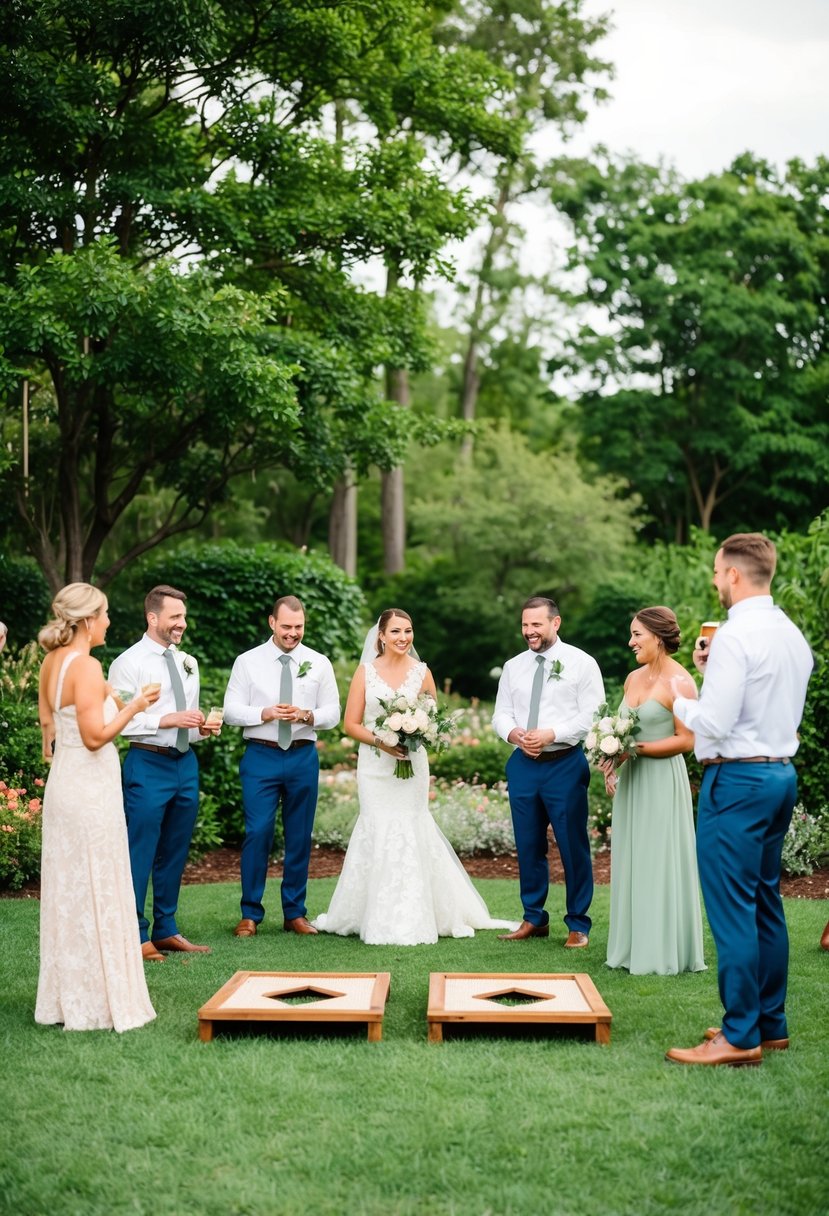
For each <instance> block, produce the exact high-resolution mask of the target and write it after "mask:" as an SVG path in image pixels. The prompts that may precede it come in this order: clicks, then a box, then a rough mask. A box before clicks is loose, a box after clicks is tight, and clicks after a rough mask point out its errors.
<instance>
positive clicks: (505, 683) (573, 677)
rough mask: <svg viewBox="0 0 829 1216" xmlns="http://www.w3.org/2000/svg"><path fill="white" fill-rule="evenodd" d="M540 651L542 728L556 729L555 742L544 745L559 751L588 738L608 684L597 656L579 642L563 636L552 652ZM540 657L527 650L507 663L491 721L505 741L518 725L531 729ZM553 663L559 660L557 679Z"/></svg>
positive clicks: (536, 653)
mask: <svg viewBox="0 0 829 1216" xmlns="http://www.w3.org/2000/svg"><path fill="white" fill-rule="evenodd" d="M540 653H541V654H542V655H543V657H544V672H545V679H544V683H543V685H542V688H541V705H540V707H539V711H538V729H539V730H554V731H555V732H556V739H555V743H553V744H552V745H551V747H549V748H545V749H544V750H545V751H556V750H559V749H560V748H562V747H564V746H565V745H570V746H574V745H575V744H577V743H581V741H582V739H584V737H585V735H586V734H587V732H588V731H589V729H590V727H591V725H592V723H593V716H594V714H595V712H596V710H597V709H598V708H599V706H600V705H601V703H602V702H603V701H604V699H605V697H604V684H603V682H602V673H601V672H600V671H599V665H598V663H597V662H596V660H595V659H594V658H592V657H591V655H589V654H586V653H585V652H584V651H583V650H579V649H578V648H577V647H576V646H568V644H567V643H566V642H562V640H561V638H558V639H557V641H556V642H555V643H554V644H553V645H552V646H551V647H550V649H549V650H544V651H541V652H540ZM537 656H538V652H536V651H534V650H525V651H524V653H523V654H519V655H516V656H515V658H514V659H509V661H508V662H506V663H505V664H504V670H503V672H502V673H501V679H500V680H499V681H498V695H497V697H496V698H495V712H494V713H493V715H492V725H493V727H494V728H495V731H496V733H497V734H498V735H500V736H501V738H502V739H504V740H508V739H509V735H510V732H511V731H513V730H514V729H515V727H516V726H518V727H520V728H521V730H526V729H527V719H528V718H529V714H530V697H531V696H532V688H533V680H534V679H535V673H536V669H537V666H538V665H537V663H536V658H537ZM554 662H559V663H560V664H561V671H560V673H559V676H558V679H556V678H555V676H554V675H552V664H553V663H554Z"/></svg>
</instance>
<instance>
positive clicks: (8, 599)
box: [0, 552, 52, 662]
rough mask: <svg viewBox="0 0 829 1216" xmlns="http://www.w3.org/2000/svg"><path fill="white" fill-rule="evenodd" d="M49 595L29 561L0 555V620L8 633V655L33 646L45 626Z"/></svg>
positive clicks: (33, 563)
mask: <svg viewBox="0 0 829 1216" xmlns="http://www.w3.org/2000/svg"><path fill="white" fill-rule="evenodd" d="M51 602H52V594H51V592H50V591H49V587H48V585H47V583H46V579H45V578H44V577H43V575H42V574H41V572H40V568H39V567H38V564H37V562H36V561H35V560H34V558H32V557H12V556H10V555H9V554H8V553H3V552H0V617H1V618H2V619H3V621H4V622H5V624H6V625H7V627H8V630H9V639H8V643H7V650H6V651H5V652H4V654H3V660H4V661H5V662H7V661H8V657H7V656H8V651H9V649H11V650H16V649H17V648H18V647H19V646H25V645H26V644H27V643H29V642H33V641H34V640H35V639H36V638H37V635H38V631H39V630H40V629H41V627H42V626H43V625H45V624H46V621H47V618H48V616H49V605H50V604H51Z"/></svg>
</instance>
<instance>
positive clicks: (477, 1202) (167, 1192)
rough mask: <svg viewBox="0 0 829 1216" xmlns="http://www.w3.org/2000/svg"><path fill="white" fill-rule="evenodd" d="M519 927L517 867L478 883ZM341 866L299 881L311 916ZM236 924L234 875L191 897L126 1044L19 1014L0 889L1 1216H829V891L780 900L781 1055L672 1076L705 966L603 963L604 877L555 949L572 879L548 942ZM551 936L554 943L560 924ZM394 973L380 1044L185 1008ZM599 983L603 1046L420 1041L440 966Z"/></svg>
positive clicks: (28, 917) (8, 912)
mask: <svg viewBox="0 0 829 1216" xmlns="http://www.w3.org/2000/svg"><path fill="white" fill-rule="evenodd" d="M477 885H478V887H479V889H480V890H481V891H482V892H483V894H484V896H485V898H486V900H487V902H488V904H489V907H490V910H491V912H492V914H493V915H496V916H504V917H514V916H516V915H517V914H519V915H520V910H519V907H518V890H517V884H516V883H515V882H514V881H481V882H479V883H478V884H477ZM333 886H334V880H333V879H328V880H319V881H316V882H312V883H311V886H310V899H309V907H310V911H311V914H312V915H313V914H315V913H317V912H319V911H321V910H322V909H323V908H324V907H325V906H326V905H327V902H328V898H329V896H330V893H331V891H332V889H333ZM266 898H267V899H268V901H269V910H270V913H271V917H270V920H269V921H266V922H265V928H264V931H263V932H262V933H260V935H259V936H258V937H256V938H254V939H248V940H240V939H235V938H233V937H232V936H231V933H230V930H231V928H232V926H233V925H234V924H235V922H236V920H237V918H238V915H239V912H238V888H237V887H236V886H234V885H232V884H231V885H222V884H220V885H214V886H195V887H187V888H185V889H184V890H183V892H182V901H181V909H180V920H181V925H182V928H183V929H184V931H185V933H186V934H187V935H188V936H190V937H191V938H193V939H194V940H196V941H204V942H208V943H210V944H211V945H212V946H213V954H212V955H210V956H195V957H191V958H187V957H186V956H178V957H175V956H174V957H171V958H170V959H169V960H168V962H166V963H165V964H164V965H160V964H156V965H152V966H150V965H148V966H147V974H148V980H149V985H150V993H151V996H152V998H153V1002H154V1004H155V1007H156V1010H157V1011H158V1018H157V1020H156V1021H155V1022H154V1023H152V1024H151V1025H150V1026H148V1027H145V1028H144V1029H142V1030H137V1031H131V1032H129V1033H128V1034H125V1035H116V1034H113V1033H103V1032H93V1033H87V1034H66V1033H64V1032H63V1031H61V1030H57V1029H54V1028H49V1027H37V1026H35V1024H34V1022H33V1009H34V998H35V990H36V986H37V962H38V949H37V927H38V904H37V903H36V902H35V901H33V900H3V901H2V902H0V1045H1V1047H2V1057H1V1058H2V1077H3V1083H2V1091H1V1092H2V1101H3V1109H2V1113H0V1128H1V1129H2V1130H1V1131H0V1212H2V1213H3V1214H4V1216H5V1214H6V1213H8V1214H10V1216H11V1214H14V1216H40V1214H43V1216H46V1214H47V1213H49V1214H50V1216H87V1214H92V1213H96V1214H97V1213H101V1214H107V1216H116V1214H117V1216H120V1214H121V1213H138V1214H142V1213H147V1214H148V1216H150V1214H152V1216H167V1214H176V1216H179V1214H184V1213H188V1214H189V1213H199V1214H204V1216H214V1214H215V1216H226V1214H227V1216H230V1214H231V1213H244V1214H246V1216H281V1214H282V1213H286V1214H288V1213H290V1214H291V1216H293V1214H294V1213H306V1212H307V1213H314V1214H320V1216H322V1214H328V1213H356V1214H365V1216H380V1214H383V1216H398V1214H400V1216H403V1214H405V1216H409V1214H414V1213H418V1214H420V1213H428V1214H430V1216H432V1214H435V1216H449V1214H458V1216H467V1214H469V1216H484V1214H485V1213H488V1214H493V1216H513V1214H515V1216H535V1214H544V1213H552V1214H555V1216H571V1214H572V1216H591V1214H593V1213H596V1214H613V1213H631V1214H633V1213H635V1214H640V1213H641V1214H647V1213H662V1212H673V1211H676V1212H681V1213H683V1216H695V1214H697V1213H699V1214H700V1216H702V1214H705V1216H711V1214H712V1213H726V1214H728V1216H731V1214H745V1216H749V1214H750V1216H753V1214H755V1213H756V1214H758V1216H759V1214H761V1213H762V1214H763V1216H766V1214H770V1216H784V1214H787V1213H792V1214H798V1216H807V1214H815V1216H817V1214H819V1213H821V1214H823V1213H826V1212H827V1210H829V1113H827V1094H829V1051H827V1039H828V1038H829V1001H827V997H828V996H829V954H826V953H825V952H822V951H821V950H820V949H819V946H818V941H819V937H820V932H821V930H822V929H823V926H824V924H825V922H826V919H827V916H829V908H828V907H827V902H826V901H814V900H797V901H788V904H787V912H788V916H789V926H790V930H791V937H792V966H791V975H790V999H789V1021H790V1032H791V1035H792V1042H793V1045H792V1048H791V1050H790V1051H788V1052H785V1053H775V1054H774V1055H771V1056H769V1057H767V1058H766V1060H765V1061H764V1063H763V1066H762V1067H761V1068H755V1069H716V1070H707V1069H684V1068H680V1067H677V1066H674V1065H670V1064H667V1063H665V1062H664V1060H663V1055H664V1052H665V1050H666V1048H668V1047H670V1046H673V1045H678V1046H689V1045H691V1044H693V1043H694V1042H696V1041H697V1040H698V1038H699V1037H700V1034H701V1032H702V1030H703V1029H704V1027H706V1026H708V1025H710V1024H715V1023H716V1022H717V1020H718V1018H719V1012H720V1005H719V1000H718V997H717V983H716V969H715V967H714V966H713V964H714V952H713V947H712V945H711V941H710V937H709V938H707V940H706V957H707V958H708V960H709V963H710V964H711V969H710V970H709V971H708V972H704V973H701V974H698V975H683V976H679V977H673V978H672V977H657V976H645V977H631V976H628V975H627V974H625V973H616V972H611V971H608V970H607V968H606V967H605V966H604V957H605V947H606V942H607V920H608V889H607V888H606V887H604V888H601V887H600V888H597V893H596V899H595V901H594V905H593V916H594V922H595V927H594V931H593V934H592V936H591V942H590V947H589V949H588V950H586V951H581V952H579V953H578V954H576V955H575V957H574V955H573V953H572V952H570V951H566V950H564V948H563V946H562V942H563V940H564V936H565V933H564V926H563V925H562V924H561V922H560V920H558V918H559V917H560V914H561V898H562V892H561V888H560V887H556V888H554V889H553V891H552V892H551V899H550V904H549V907H550V911H551V916H552V918H553V921H554V923H553V926H552V929H553V933H552V936H551V938H550V939H549V941H543V940H531V941H527V942H523V943H517V944H514V943H505V942H500V941H498V940H497V937H496V934H495V933H492V932H489V933H479V934H478V935H477V936H476V937H475V938H474V939H473V940H462V941H450V940H442V941H441V942H439V943H438V944H437V945H436V946H419V947H414V948H408V949H407V948H403V947H377V946H364V945H362V944H361V943H360V942H358V941H354V940H351V939H342V938H328V937H322V936H321V937H318V938H313V939H311V938H299V937H295V936H293V935H288V934H285V933H283V932H282V931H281V918H279V917H278V915H277V910H278V893H277V887H276V884H270V886H269V894H268V896H266ZM559 930H560V931H559ZM294 968H296V969H297V970H307V969H319V970H335V969H340V968H341V969H344V970H353V971H364V970H372V971H373V970H386V971H390V972H391V975H392V983H391V995H390V1000H389V1005H388V1010H387V1013H386V1018H385V1025H384V1038H383V1042H382V1043H377V1044H370V1043H368V1042H366V1040H365V1037H364V1033H363V1032H362V1031H361V1032H360V1034H358V1035H354V1036H353V1037H331V1038H327V1037H324V1036H315V1037H311V1038H306V1037H302V1036H301V1035H299V1034H297V1035H293V1034H291V1035H288V1036H272V1035H269V1034H256V1035H244V1034H243V1035H232V1034H219V1035H218V1036H217V1038H216V1040H215V1041H214V1042H213V1043H201V1042H200V1041H199V1039H198V1030H197V1020H196V1011H197V1010H198V1008H199V1006H200V1005H201V1004H202V1003H203V1002H204V1001H205V1000H207V998H208V997H209V996H211V995H212V994H213V993H214V992H215V991H216V990H217V989H218V988H219V987H220V986H221V984H222V983H223V982H224V981H225V980H226V979H228V978H229V977H230V976H231V975H232V974H233V972H234V971H236V970H239V969H251V970H269V969H272V970H290V969H294ZM573 968H578V969H581V970H584V971H587V972H589V974H590V975H591V976H592V977H593V979H594V981H595V982H596V984H597V986H598V988H599V991H600V992H601V994H602V996H603V997H604V999H605V1001H606V1003H607V1004H608V1006H609V1007H610V1009H611V1010H612V1012H613V1016H614V1020H613V1027H612V1041H611V1045H610V1046H609V1047H599V1046H597V1045H596V1044H594V1043H591V1042H584V1041H578V1040H575V1039H571V1038H544V1037H537V1038H532V1037H521V1038H516V1037H506V1036H503V1037H497V1036H496V1035H492V1034H489V1033H486V1032H482V1033H481V1034H480V1035H475V1036H472V1037H464V1038H458V1039H455V1040H451V1039H449V1040H447V1042H445V1043H443V1044H432V1045H430V1044H428V1043H427V1041H426V998H427V992H428V976H429V972H430V971H510V970H519V971H520V970H526V971H553V972H555V971H568V970H571V969H573Z"/></svg>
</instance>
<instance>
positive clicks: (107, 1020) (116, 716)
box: [35, 583, 158, 1031]
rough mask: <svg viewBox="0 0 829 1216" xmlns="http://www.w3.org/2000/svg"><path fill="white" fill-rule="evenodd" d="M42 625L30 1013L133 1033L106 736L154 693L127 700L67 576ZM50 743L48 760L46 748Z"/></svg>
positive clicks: (138, 988)
mask: <svg viewBox="0 0 829 1216" xmlns="http://www.w3.org/2000/svg"><path fill="white" fill-rule="evenodd" d="M52 611H53V612H54V620H52V621H50V622H49V624H48V625H46V626H45V627H44V628H43V629H42V630H41V632H40V637H39V641H40V643H41V645H42V646H43V647H44V649H45V650H46V651H48V653H47V655H46V658H45V659H44V661H43V665H42V667H41V671H40V696H39V704H40V722H41V729H42V732H43V745H44V758H45V759H46V760H47V761H50V762H51V771H50V773H49V778H48V780H47V782H46V789H45V792H44V797H43V856H42V863H41V896H40V978H39V981H38V989H37V1004H36V1007H35V1021H36V1022H40V1023H42V1024H45V1025H55V1024H58V1025H62V1026H63V1027H64V1029H65V1030H110V1029H111V1030H117V1031H123V1030H132V1029H134V1028H135V1027H138V1026H143V1025H144V1024H145V1023H146V1022H149V1021H151V1020H152V1019H153V1018H154V1017H155V1011H154V1009H153V1007H152V1005H151V1004H150V997H149V993H148V992H147V984H146V980H145V979H144V965H143V960H142V957H141V944H140V941H139V934H138V920H137V917H136V912H135V897H134V895H133V888H132V879H131V876H130V863H129V853H128V850H127V829H126V823H125V820H124V803H123V797H122V793H121V766H120V764H119V761H118V752H117V750H116V748H115V745H114V743H113V742H112V740H113V739H114V738H115V737H116V735H118V734H119V732H120V731H121V730H123V728H124V726H125V725H126V723H127V722H129V720H130V719H131V718H132V717H133V716H134V715H135V714H136V713H138V712H139V711H140V710H144V709H146V708H147V707H148V706H149V705H151V704H152V703H153V702H154V701H155V700H157V699H158V692H157V691H154V692H152V693H151V694H150V695H145V694H143V693H142V694H140V695H138V696H136V697H135V698H134V699H133V700H132V701H131V702H130V704H129V705H127V706H126V707H122V706H120V703H118V702H116V701H115V699H114V698H113V697H112V696H111V695H110V694H109V692H108V690H107V687H106V685H105V683H104V677H103V673H102V671H101V665H100V663H99V662H98V660H97V659H93V658H92V656H91V655H90V650H91V648H92V647H93V646H100V645H101V644H102V643H103V640H104V635H105V634H106V630H107V626H108V625H109V616H108V615H107V601H106V597H105V596H104V595H103V594H102V593H101V592H100V591H99V590H98V589H97V588H96V587H91V586H90V585H89V584H88V583H70V584H69V586H67V587H64V588H63V590H62V591H60V592H59V594H58V596H57V597H56V599H55V602H54V603H53V605H52ZM53 748H54V756H53V755H52V752H53Z"/></svg>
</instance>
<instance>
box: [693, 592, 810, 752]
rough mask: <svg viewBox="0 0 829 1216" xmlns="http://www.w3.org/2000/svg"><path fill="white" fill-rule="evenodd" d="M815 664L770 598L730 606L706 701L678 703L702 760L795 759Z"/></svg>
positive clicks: (716, 641) (711, 661)
mask: <svg viewBox="0 0 829 1216" xmlns="http://www.w3.org/2000/svg"><path fill="white" fill-rule="evenodd" d="M813 665H814V660H813V657H812V652H811V650H810V649H809V644H808V642H807V641H806V639H805V638H804V636H803V634H802V633H801V632H800V630H799V629H798V628H797V626H796V625H794V624H792V622H791V621H790V620H789V618H788V617H787V616H786V614H785V612H783V611H782V609H780V608H776V607H775V606H774V601H773V600H772V598H771V596H770V595H750V596H748V598H747V599H744V600H740V601H739V602H738V603H736V604H734V605H733V606H732V607H731V608H729V610H728V620H727V621H725V623H724V624H722V625H721V626H720V628H719V629H718V630H717V632H716V633H715V634H714V637H713V638H712V639H711V649H710V652H709V657H708V662H707V663H706V665H705V678H704V680H703V685H702V692H701V694H700V698H699V700H698V701H694V700H690V699H689V698H688V697H677V699H676V700H675V701H674V713H675V714H676V716H677V718H679V720H680V722H684V723H685V725H686V726H687V727H688V729H689V730H692V731H693V732H694V735H695V746H694V751H695V753H696V755H697V758H698V759H699V760H710V759H713V758H714V757H715V756H723V757H725V758H727V759H732V760H733V759H739V758H740V757H743V758H745V757H747V756H793V755H794V754H795V752H796V751H797V745H798V738H797V728H798V726H799V725H800V719H801V718H802V717H803V706H804V703H805V701H806V686H807V684H808V683H809V676H810V675H811V673H812V667H813Z"/></svg>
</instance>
